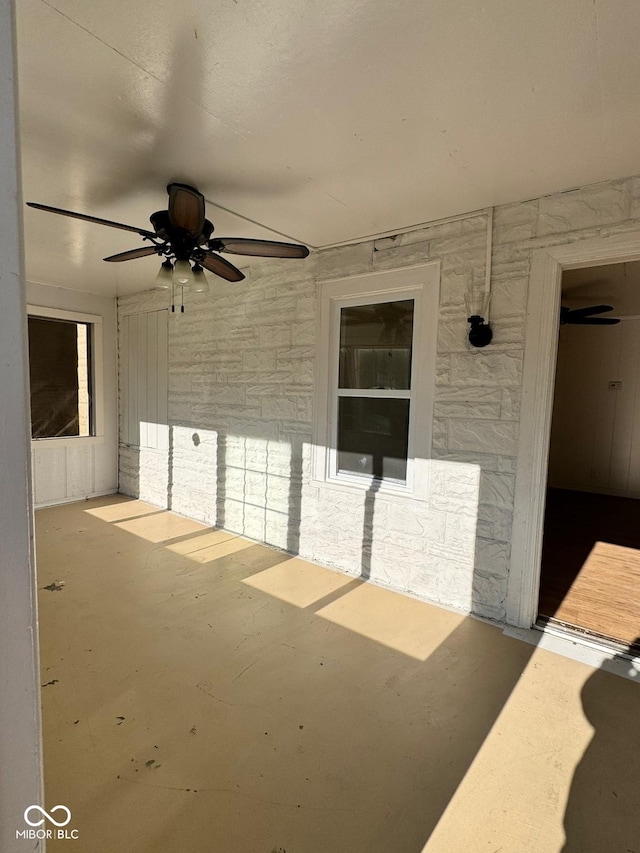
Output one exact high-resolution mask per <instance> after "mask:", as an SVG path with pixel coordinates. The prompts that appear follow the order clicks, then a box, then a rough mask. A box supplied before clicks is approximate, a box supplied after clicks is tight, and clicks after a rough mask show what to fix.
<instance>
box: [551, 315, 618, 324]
mask: <svg viewBox="0 0 640 853" xmlns="http://www.w3.org/2000/svg"><path fill="white" fill-rule="evenodd" d="M564 322H565V325H567V326H615V325H616V323H619V322H620V320H618V319H616V318H614V317H576V318H575V319H569V320H565V321H564Z"/></svg>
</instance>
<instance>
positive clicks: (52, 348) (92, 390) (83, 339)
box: [28, 306, 101, 439]
mask: <svg viewBox="0 0 640 853" xmlns="http://www.w3.org/2000/svg"><path fill="white" fill-rule="evenodd" d="M28 310H29V317H28V331H29V376H30V386H31V437H32V439H69V438H74V439H82V438H91V437H93V436H96V435H97V434H98V429H97V427H98V407H97V395H96V376H97V374H98V373H99V371H98V370H97V363H96V351H97V348H98V347H97V345H98V344H99V343H100V341H99V335H98V332H97V330H98V329H101V325H99V324H100V321H101V318H100V317H94V316H93V315H80V314H73V313H71V312H66V311H56V310H54V309H46V308H35V307H32V306H29V309H28Z"/></svg>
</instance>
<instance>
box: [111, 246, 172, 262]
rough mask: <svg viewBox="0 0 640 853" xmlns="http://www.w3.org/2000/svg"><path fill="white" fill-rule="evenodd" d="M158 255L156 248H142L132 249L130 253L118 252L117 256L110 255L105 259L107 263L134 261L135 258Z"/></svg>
mask: <svg viewBox="0 0 640 853" xmlns="http://www.w3.org/2000/svg"><path fill="white" fill-rule="evenodd" d="M156 254H158V248H157V247H156V246H142V247H141V248H140V249H130V250H129V251H128V252H118V254H117V255H109V257H108V258H103V260H105V261H132V260H133V259H134V258H146V257H147V255H156Z"/></svg>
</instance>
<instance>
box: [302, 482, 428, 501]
mask: <svg viewBox="0 0 640 853" xmlns="http://www.w3.org/2000/svg"><path fill="white" fill-rule="evenodd" d="M312 484H313V485H314V486H320V487H322V488H329V489H333V490H335V491H337V492H340V491H343V492H344V491H346V492H352V493H360V494H363V493H364V494H365V495H366V494H372V495H379V496H380V497H381V498H387V499H389V500H396V499H398V498H399V499H400V500H408V501H426V500H427V496H426V490H425V494H422V492H421V491H418V490H416V489H415V488H414V487H412V486H410V485H406V484H405V485H402V484H400V483H397V484H394V483H385V482H384V481H382V480H373V479H368V478H366V477H349V476H335V477H326V478H325V479H322V480H321V479H317V478H315V477H314V478H312Z"/></svg>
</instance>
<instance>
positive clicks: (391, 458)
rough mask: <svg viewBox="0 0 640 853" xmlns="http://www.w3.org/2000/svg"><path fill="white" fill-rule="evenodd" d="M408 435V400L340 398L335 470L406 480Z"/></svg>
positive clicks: (386, 478)
mask: <svg viewBox="0 0 640 853" xmlns="http://www.w3.org/2000/svg"><path fill="white" fill-rule="evenodd" d="M408 436H409V401H408V400H398V399H392V400H385V399H379V398H373V397H340V398H339V400H338V471H350V472H354V473H357V474H368V475H370V476H371V475H373V476H374V477H378V478H380V479H385V480H399V481H401V482H405V481H406V479H407V445H408Z"/></svg>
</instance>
